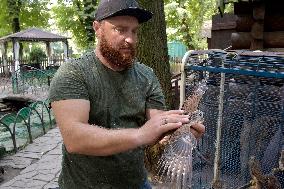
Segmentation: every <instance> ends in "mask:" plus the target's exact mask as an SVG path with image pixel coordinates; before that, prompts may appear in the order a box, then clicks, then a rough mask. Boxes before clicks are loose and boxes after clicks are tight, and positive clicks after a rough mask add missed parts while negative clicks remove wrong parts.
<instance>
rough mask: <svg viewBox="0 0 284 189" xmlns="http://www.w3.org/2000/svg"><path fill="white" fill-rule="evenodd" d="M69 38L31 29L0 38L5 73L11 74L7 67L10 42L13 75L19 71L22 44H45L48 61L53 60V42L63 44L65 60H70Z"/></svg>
mask: <svg viewBox="0 0 284 189" xmlns="http://www.w3.org/2000/svg"><path fill="white" fill-rule="evenodd" d="M67 39H68V37H64V36H61V35H57V34H54V33H50V32H46V31H43V30H41V29H38V28H30V29H27V30H24V31H21V32H17V33H14V34H11V35H8V36H5V37H2V38H0V49H1V53H2V55H3V63H4V73H5V74H9V69H8V66H7V46H8V42H12V44H13V63H12V69H11V71H12V73H14V72H15V70H18V69H19V50H20V42H23V41H24V42H25V41H26V42H44V43H45V44H46V51H47V56H48V61H50V59H51V47H50V43H51V42H62V43H63V46H64V58H65V59H67V58H68V41H67Z"/></svg>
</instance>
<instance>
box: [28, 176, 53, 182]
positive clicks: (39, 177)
mask: <svg viewBox="0 0 284 189" xmlns="http://www.w3.org/2000/svg"><path fill="white" fill-rule="evenodd" d="M54 177H55V174H38V175H36V176H34V177H33V180H40V181H44V182H47V183H48V182H51V181H52V180H53V179H54Z"/></svg>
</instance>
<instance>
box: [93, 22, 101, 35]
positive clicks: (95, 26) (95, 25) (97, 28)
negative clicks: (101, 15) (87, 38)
mask: <svg viewBox="0 0 284 189" xmlns="http://www.w3.org/2000/svg"><path fill="white" fill-rule="evenodd" d="M100 28H101V23H100V22H98V21H94V22H93V29H94V31H95V33H96V35H97V36H98V35H100V31H101V30H100Z"/></svg>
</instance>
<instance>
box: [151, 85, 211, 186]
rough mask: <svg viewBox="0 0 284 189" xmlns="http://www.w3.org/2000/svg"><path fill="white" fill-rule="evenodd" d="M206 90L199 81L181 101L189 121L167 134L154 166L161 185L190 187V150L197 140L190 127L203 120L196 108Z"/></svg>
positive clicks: (201, 113)
mask: <svg viewBox="0 0 284 189" xmlns="http://www.w3.org/2000/svg"><path fill="white" fill-rule="evenodd" d="M206 90H207V86H206V82H205V81H202V82H200V83H199V84H198V85H197V87H196V88H195V90H194V91H193V93H192V95H190V96H189V97H188V98H187V99H186V100H185V101H184V103H183V106H182V109H183V110H184V111H185V113H186V114H188V115H189V120H190V121H189V123H188V124H184V125H182V126H181V127H180V128H179V129H177V130H175V131H174V132H172V133H170V134H169V136H168V137H169V139H168V141H167V142H166V144H165V146H164V150H163V152H162V154H161V156H160V158H159V160H158V163H157V166H156V169H157V170H156V174H157V175H156V178H157V180H158V182H159V183H160V184H161V185H166V186H167V187H168V188H176V189H178V188H191V179H192V150H193V148H194V147H196V145H197V141H196V138H195V137H194V135H193V134H192V133H191V132H190V127H191V126H192V125H193V124H195V123H197V122H201V121H203V112H202V111H200V110H198V105H199V103H200V100H201V98H202V96H203V94H204V93H205V91H206Z"/></svg>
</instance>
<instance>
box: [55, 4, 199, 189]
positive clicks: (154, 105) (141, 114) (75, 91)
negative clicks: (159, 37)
mask: <svg viewBox="0 0 284 189" xmlns="http://www.w3.org/2000/svg"><path fill="white" fill-rule="evenodd" d="M151 17H152V13H151V12H149V11H147V10H145V9H142V8H140V7H139V5H138V4H137V2H135V0H101V2H100V4H99V6H98V9H97V12H96V14H95V21H94V23H93V28H94V30H95V32H96V36H97V39H98V44H97V47H96V49H95V51H94V52H92V53H88V54H86V55H83V56H82V57H81V58H79V59H76V60H72V61H70V62H68V63H65V64H63V65H62V66H61V67H60V69H59V70H58V72H57V74H56V76H55V77H54V79H53V81H52V84H51V88H50V100H51V102H52V103H51V106H52V109H53V112H54V115H55V119H56V122H57V124H58V126H59V129H60V131H61V134H62V137H63V141H64V145H63V161H62V171H61V174H60V177H59V187H60V188H61V189H80V188H82V189H87V188H99V189H102V188H122V189H126V188H131V189H132V188H133V189H139V188H150V186H149V184H148V183H147V174H146V170H145V168H144V163H143V147H144V146H145V145H149V144H153V143H155V142H157V140H158V139H159V138H161V136H163V134H164V133H166V132H168V131H170V130H172V129H177V128H179V127H180V126H181V125H182V124H184V123H188V116H187V115H183V111H181V110H171V111H165V101H164V96H163V94H162V90H161V88H160V84H159V82H158V80H157V78H156V76H155V75H154V73H153V71H152V69H150V68H149V67H147V66H145V65H143V64H141V63H138V62H137V60H136V59H135V54H136V52H135V51H136V44H137V31H138V27H139V24H140V23H143V22H146V21H148V20H149V19H151ZM192 132H193V133H194V134H195V136H196V137H200V136H201V135H202V133H203V132H204V126H203V125H201V124H197V125H195V126H193V131H192Z"/></svg>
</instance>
